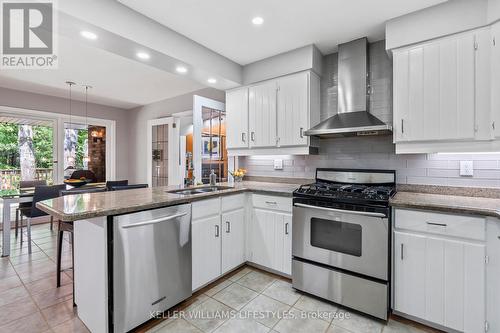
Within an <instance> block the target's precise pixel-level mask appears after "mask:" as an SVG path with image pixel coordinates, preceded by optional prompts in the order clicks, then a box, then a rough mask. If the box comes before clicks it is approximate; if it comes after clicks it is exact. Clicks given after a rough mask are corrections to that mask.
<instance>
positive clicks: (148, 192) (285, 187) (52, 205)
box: [37, 181, 300, 221]
mask: <svg viewBox="0 0 500 333" xmlns="http://www.w3.org/2000/svg"><path fill="white" fill-rule="evenodd" d="M218 185H222V186H233V187H232V188H230V189H224V190H220V191H216V192H208V193H202V194H194V195H181V194H175V193H168V192H167V191H171V190H176V189H181V188H182V187H180V186H166V187H155V188H145V189H135V190H126V191H113V192H98V193H87V194H76V195H67V196H64V197H59V198H55V199H50V200H45V201H41V202H38V203H37V207H38V208H39V209H41V210H42V211H44V212H46V213H48V214H50V215H52V216H54V217H55V218H56V219H59V220H61V221H76V220H83V219H88V218H93V217H98V216H107V215H117V214H124V213H131V212H135V211H139V210H146V209H154V208H159V207H166V206H172V205H177V204H182V203H188V202H193V201H196V200H202V199H207V198H208V197H216V196H221V195H229V194H235V193H239V192H248V191H250V192H255V193H261V194H269V195H279V196H290V197H291V196H292V192H293V191H294V190H295V189H296V188H298V187H299V186H300V184H286V183H267V182H255V181H244V182H241V183H236V184H228V183H220V184H218Z"/></svg>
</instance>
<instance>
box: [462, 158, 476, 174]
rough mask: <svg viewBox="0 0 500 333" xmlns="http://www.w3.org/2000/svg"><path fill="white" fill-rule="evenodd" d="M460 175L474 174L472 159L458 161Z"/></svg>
mask: <svg viewBox="0 0 500 333" xmlns="http://www.w3.org/2000/svg"><path fill="white" fill-rule="evenodd" d="M460 176H466V177H471V176H474V162H473V161H460Z"/></svg>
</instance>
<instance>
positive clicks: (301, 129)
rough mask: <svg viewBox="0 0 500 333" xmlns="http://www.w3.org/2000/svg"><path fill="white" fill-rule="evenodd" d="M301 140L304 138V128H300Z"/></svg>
mask: <svg viewBox="0 0 500 333" xmlns="http://www.w3.org/2000/svg"><path fill="white" fill-rule="evenodd" d="M300 138H301V139H303V138H304V127H301V128H300Z"/></svg>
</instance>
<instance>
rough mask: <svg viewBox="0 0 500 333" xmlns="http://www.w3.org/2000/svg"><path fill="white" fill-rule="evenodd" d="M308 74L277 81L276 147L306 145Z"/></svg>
mask: <svg viewBox="0 0 500 333" xmlns="http://www.w3.org/2000/svg"><path fill="white" fill-rule="evenodd" d="M308 87H309V73H299V74H296V75H290V76H286V77H284V78H282V79H280V80H279V81H278V124H279V126H278V146H280V147H285V146H298V145H307V137H306V136H304V131H306V130H308V129H309V117H308V109H309V93H308V91H309V89H308Z"/></svg>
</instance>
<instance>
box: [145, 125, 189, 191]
mask: <svg viewBox="0 0 500 333" xmlns="http://www.w3.org/2000/svg"><path fill="white" fill-rule="evenodd" d="M179 127H180V120H179V119H178V118H174V117H169V118H161V119H154V120H151V121H149V124H148V146H149V149H148V155H149V157H148V174H149V177H148V182H149V185H150V186H151V187H158V186H167V185H180V184H182V182H183V174H182V172H181V165H182V161H181V153H180V150H181V144H180V136H179Z"/></svg>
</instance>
